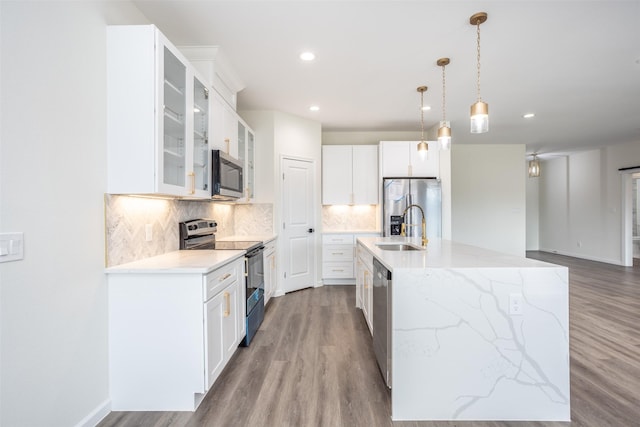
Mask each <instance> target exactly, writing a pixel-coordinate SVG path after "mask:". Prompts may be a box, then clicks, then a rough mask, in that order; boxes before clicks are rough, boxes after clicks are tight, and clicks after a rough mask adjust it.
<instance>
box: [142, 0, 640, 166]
mask: <svg viewBox="0 0 640 427" xmlns="http://www.w3.org/2000/svg"><path fill="white" fill-rule="evenodd" d="M134 4H135V5H136V6H137V7H138V8H139V9H140V10H141V11H142V13H143V14H144V15H145V16H146V17H147V18H148V19H149V21H150V22H152V23H154V24H156V25H157V26H158V27H159V28H160V30H161V31H162V32H163V33H164V34H165V35H166V36H167V37H168V38H169V39H170V40H171V41H172V42H173V43H174V44H175V45H178V46H181V45H206V46H212V45H217V46H220V48H221V49H222V50H223V52H224V54H225V56H226V57H227V58H228V59H229V62H230V63H231V64H232V65H233V67H234V68H235V71H236V72H237V74H238V77H239V78H240V80H241V81H242V82H243V83H244V85H245V88H244V89H243V90H242V91H241V92H240V93H239V94H238V109H239V110H248V109H273V110H279V111H283V112H287V113H291V114H294V115H298V116H302V117H307V118H311V119H314V120H317V121H319V122H321V123H322V128H323V131H376V130H379V131H419V130H420V112H419V105H420V95H419V93H418V92H417V91H416V88H417V87H418V86H420V85H427V86H429V90H428V91H427V92H426V93H425V104H426V105H430V106H432V107H433V108H432V110H431V111H428V112H425V128H429V127H431V126H434V125H435V124H437V123H438V121H439V120H440V117H441V114H442V113H441V105H442V69H441V68H440V67H438V66H437V65H436V61H437V59H438V58H441V57H450V58H451V64H450V65H449V66H447V68H446V79H447V88H446V94H447V118H448V119H449V120H450V121H451V126H452V132H453V143H454V144H455V143H462V144H467V143H497V144H508V143H525V144H526V146H527V152H529V153H531V152H538V153H543V154H547V155H551V154H558V153H565V152H570V151H574V150H578V149H586V148H590V147H599V146H603V145H608V144H618V143H626V142H633V141H635V142H638V143H640V0H627V1H615V0H603V1H576V0H567V1H526V0H511V1H457V0H448V1H418V0H414V1H401V0H395V1H394V0H387V1H356V0H353V1H330V0H324V1H312V0H303V1H301V0H298V1H269V0H263V1H246V0H235V1H184V0H183V1H178V0H174V1H149V0H147V1H142V0H137V1H134ZM479 11H484V12H487V13H488V16H489V18H488V20H487V22H486V23H484V24H482V25H481V27H480V30H481V64H482V68H481V93H482V98H483V100H484V101H485V102H487V103H488V104H489V112H490V128H489V133H486V134H482V135H471V134H470V133H469V107H470V105H471V104H472V103H473V102H475V100H476V28H475V27H474V26H472V25H470V24H469V17H470V16H471V15H472V14H474V13H475V12H479ZM304 50H312V51H313V52H315V54H316V60H315V61H314V62H313V63H303V62H302V61H300V59H299V58H298V55H299V54H300V53H301V52H302V51H304ZM311 104H317V105H319V106H320V108H321V110H320V111H319V112H315V113H313V112H310V111H309V109H308V108H309V106H310V105H311ZM527 112H534V113H535V114H536V117H535V118H533V119H528V120H525V119H524V118H523V117H522V115H523V114H524V113H527ZM543 157H544V156H543Z"/></svg>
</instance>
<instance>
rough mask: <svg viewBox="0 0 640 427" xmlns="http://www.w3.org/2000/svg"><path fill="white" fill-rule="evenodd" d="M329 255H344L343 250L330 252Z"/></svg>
mask: <svg viewBox="0 0 640 427" xmlns="http://www.w3.org/2000/svg"><path fill="white" fill-rule="evenodd" d="M331 255H344V252H331Z"/></svg>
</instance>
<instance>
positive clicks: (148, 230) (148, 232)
mask: <svg viewBox="0 0 640 427" xmlns="http://www.w3.org/2000/svg"><path fill="white" fill-rule="evenodd" d="M144 234H145V238H146V240H147V242H150V241H152V240H153V226H152V225H151V224H145V226H144Z"/></svg>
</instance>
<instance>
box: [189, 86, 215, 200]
mask: <svg viewBox="0 0 640 427" xmlns="http://www.w3.org/2000/svg"><path fill="white" fill-rule="evenodd" d="M210 120H211V115H210V107H209V88H207V87H206V86H205V84H204V83H202V82H201V81H200V80H199V79H198V77H195V76H194V78H193V140H192V147H193V149H192V151H191V153H192V158H191V162H190V164H191V171H190V172H188V176H189V178H190V181H191V182H190V183H188V192H189V194H190V195H194V196H198V197H200V196H201V197H210V196H211V190H210V178H209V171H210V166H209V165H210V163H211V161H210V160H209V157H210V155H211V152H210V150H209V121H210Z"/></svg>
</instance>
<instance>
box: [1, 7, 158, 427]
mask: <svg viewBox="0 0 640 427" xmlns="http://www.w3.org/2000/svg"><path fill="white" fill-rule="evenodd" d="M0 10H1V13H0V15H1V18H0V19H1V22H0V32H1V37H0V40H1V43H2V45H1V51H0V52H1V53H0V55H1V57H2V61H1V65H2V69H1V72H0V88H1V89H0V92H1V93H2V96H1V98H0V102H1V111H2V128H1V130H0V161H1V164H0V226H1V231H2V232H13V231H16V232H18V231H21V232H24V259H23V260H21V261H15V262H10V263H4V264H0V280H1V287H0V295H1V297H0V303H1V309H0V315H1V319H0V325H1V326H0V330H1V335H0V339H1V341H0V348H1V369H0V374H1V376H0V389H1V391H0V401H1V402H2V408H1V410H0V414H1V415H0V424H1V425H3V426H12V427H21V426H53V427H55V426H73V425H95V423H96V422H97V420H99V419H100V417H101V416H103V415H104V414H106V412H107V411H108V409H109V389H108V360H107V358H108V352H107V292H106V281H105V275H104V273H103V269H104V262H105V261H104V257H105V251H104V203H103V195H104V191H105V189H106V156H105V154H106V75H105V72H106V25H107V24H109V23H130V22H135V23H146V20H145V18H144V17H143V16H142V15H141V14H140V13H139V11H138V10H137V9H136V8H135V7H134V6H132V4H131V3H130V2H128V1H126V2H125V1H122V2H98V1H96V2H77V1H66V2H60V1H46V2H32V1H19V2H5V1H3V2H0Z"/></svg>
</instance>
